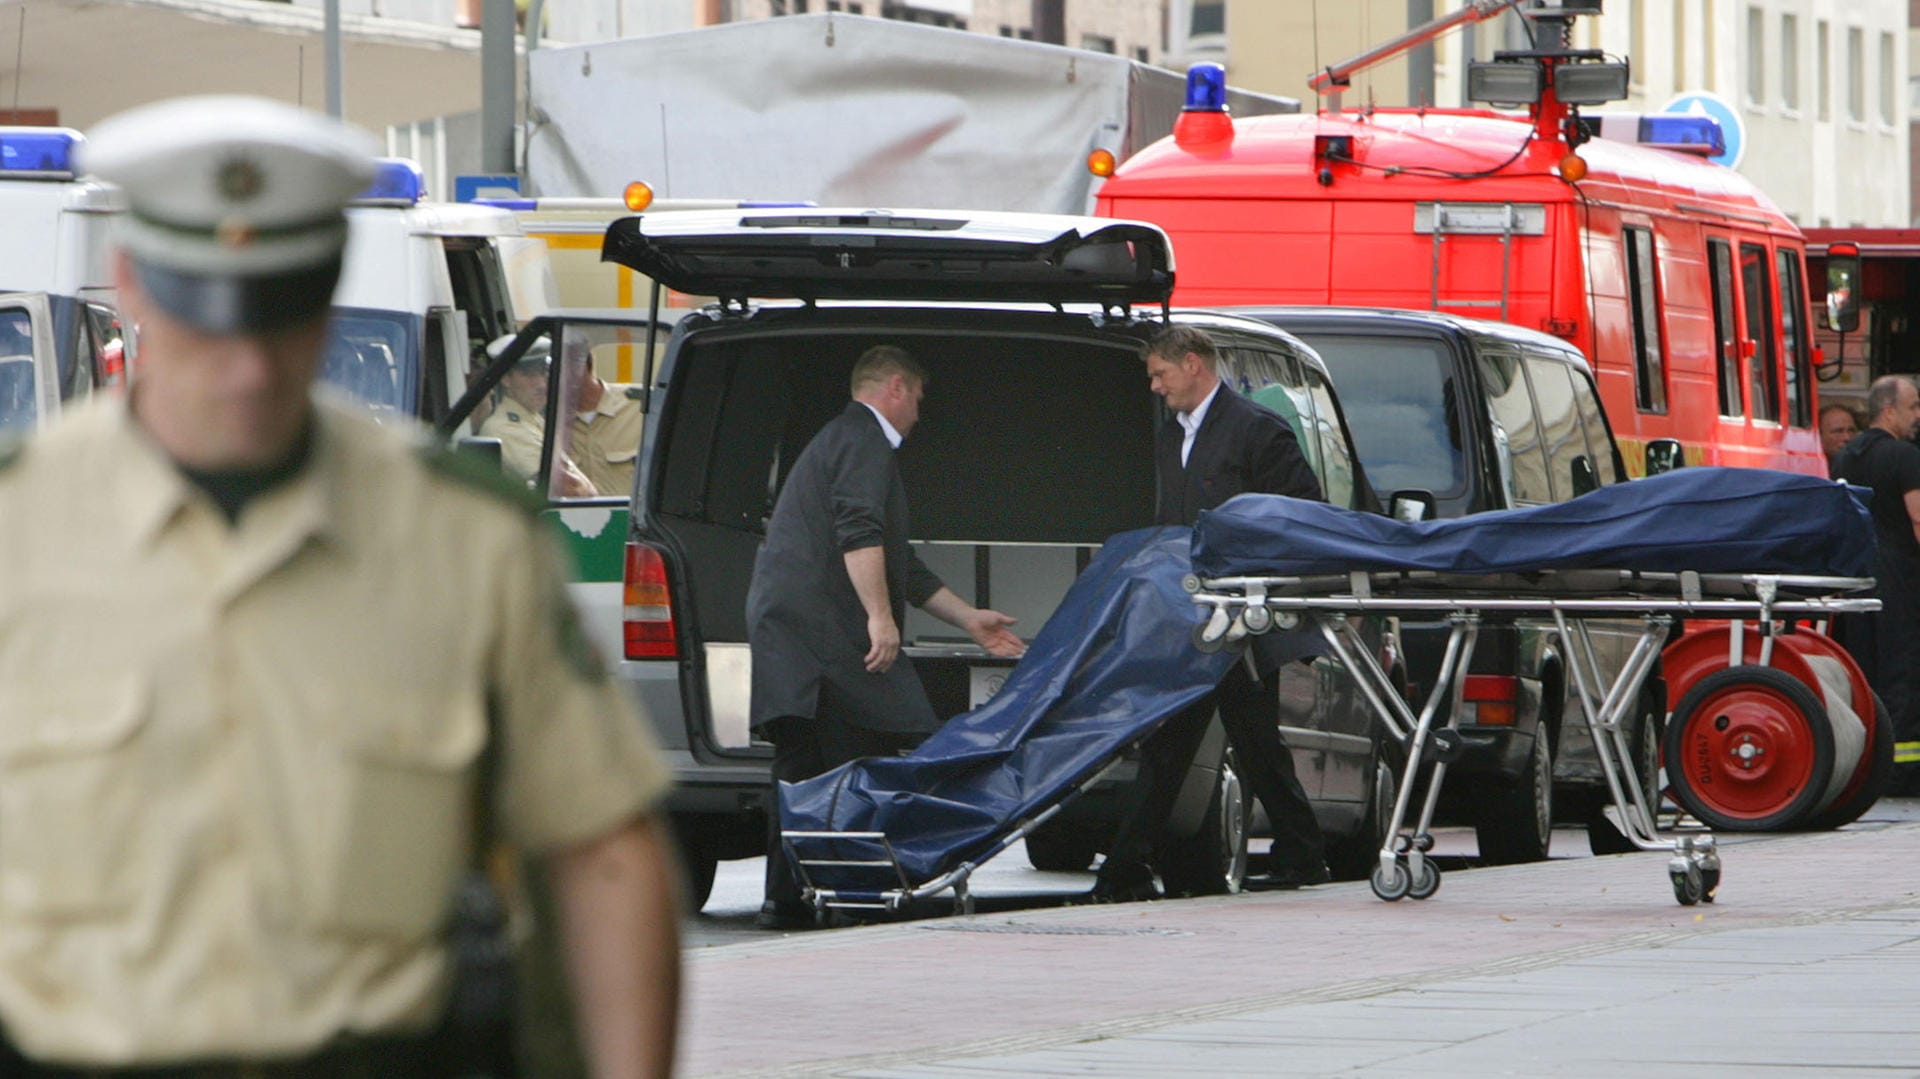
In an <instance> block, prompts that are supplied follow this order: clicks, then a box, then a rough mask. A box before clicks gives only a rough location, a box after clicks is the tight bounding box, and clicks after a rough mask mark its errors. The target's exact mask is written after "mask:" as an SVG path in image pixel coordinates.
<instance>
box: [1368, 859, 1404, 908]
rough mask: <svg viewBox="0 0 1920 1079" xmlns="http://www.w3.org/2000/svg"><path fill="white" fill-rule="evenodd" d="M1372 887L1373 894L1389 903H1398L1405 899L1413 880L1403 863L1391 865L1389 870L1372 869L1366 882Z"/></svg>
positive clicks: (1376, 867)
mask: <svg viewBox="0 0 1920 1079" xmlns="http://www.w3.org/2000/svg"><path fill="white" fill-rule="evenodd" d="M1367 883H1368V884H1371V885H1372V886H1373V894H1374V895H1377V896H1379V897H1380V898H1382V899H1384V900H1386V901H1387V902H1389V903H1398V902H1399V901H1400V900H1402V899H1405V898H1406V897H1407V889H1408V888H1410V887H1412V885H1413V878H1412V877H1411V876H1410V875H1409V874H1408V873H1407V866H1406V863H1404V862H1395V863H1393V868H1392V869H1391V870H1386V869H1381V868H1380V867H1378V866H1375V867H1374V870H1373V877H1372V878H1371V879H1370V880H1368V881H1367Z"/></svg>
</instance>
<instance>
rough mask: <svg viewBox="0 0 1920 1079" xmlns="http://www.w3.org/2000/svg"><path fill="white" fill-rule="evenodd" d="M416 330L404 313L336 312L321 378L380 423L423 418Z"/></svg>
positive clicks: (351, 309) (350, 309)
mask: <svg viewBox="0 0 1920 1079" xmlns="http://www.w3.org/2000/svg"><path fill="white" fill-rule="evenodd" d="M413 342H414V328H413V324H412V322H411V321H410V320H409V319H408V317H407V316H406V315H404V314H401V313H398V312H386V311H376V310H373V309H371V308H356V307H336V308H334V309H333V317H332V318H331V319H330V320H329V321H328V324H327V343H326V345H325V348H324V351H323V352H322V354H321V355H322V359H321V365H320V378H321V379H322V381H324V382H326V383H327V384H328V385H330V386H332V387H334V388H335V389H338V390H343V391H345V392H346V393H347V394H348V395H349V396H351V397H353V398H355V399H356V400H358V401H359V402H360V403H361V404H364V405H366V406H367V409H368V410H369V411H371V412H372V413H373V414H374V416H375V417H376V418H379V419H383V420H384V419H388V418H391V417H393V416H417V415H419V412H418V411H417V410H418V409H419V406H420V383H421V377H420V371H419V369H418V366H417V360H418V358H419V355H418V353H417V352H416V350H415V349H414V347H413Z"/></svg>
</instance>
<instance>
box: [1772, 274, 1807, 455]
mask: <svg viewBox="0 0 1920 1079" xmlns="http://www.w3.org/2000/svg"><path fill="white" fill-rule="evenodd" d="M1773 257H1774V262H1775V263H1776V265H1777V267H1778V269H1779V271H1780V338H1781V343H1782V344H1783V345H1784V346H1785V349H1786V361H1787V366H1786V375H1787V422H1788V423H1790V424H1792V425H1794V426H1795V427H1811V426H1813V392H1812V391H1813V368H1812V366H1811V364H1810V363H1809V361H1808V357H1807V338H1806V332H1805V330H1803V329H1802V327H1804V326H1805V325H1806V318H1807V295H1806V292H1805V290H1804V289H1802V288H1801V286H1800V252H1798V251H1795V250H1792V249H1791V248H1785V247H1783V248H1781V249H1779V250H1778V251H1775V252H1774V255H1773Z"/></svg>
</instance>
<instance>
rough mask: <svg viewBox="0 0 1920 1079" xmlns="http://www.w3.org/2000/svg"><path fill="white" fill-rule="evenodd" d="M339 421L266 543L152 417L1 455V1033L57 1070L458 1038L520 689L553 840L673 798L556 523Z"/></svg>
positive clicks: (520, 805) (63, 432) (517, 764)
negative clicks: (176, 464)
mask: <svg viewBox="0 0 1920 1079" xmlns="http://www.w3.org/2000/svg"><path fill="white" fill-rule="evenodd" d="M320 415H321V418H322V419H321V424H320V427H319V429H318V434H317V437H316V440H315V445H314V452H313V457H312V459H311V460H310V461H309V464H308V466H307V467H306V468H305V469H304V470H303V471H302V472H301V474H300V475H299V476H298V477H296V478H295V479H294V480H293V481H291V482H289V483H288V484H286V485H283V486H281V487H279V488H277V489H275V490H273V491H271V492H268V493H266V494H263V495H261V496H259V497H258V498H257V499H256V500H254V501H253V502H251V503H249V504H248V506H247V508H246V511H245V514H244V515H243V517H242V518H241V520H240V522H239V527H238V528H237V529H231V528H229V526H228V525H227V523H226V521H225V519H224V518H223V517H222V516H221V515H220V513H219V511H218V510H217V509H216V508H215V507H214V505H213V504H212V502H211V501H210V500H208V499H207V498H206V497H205V496H204V495H203V494H202V493H201V492H199V491H198V490H197V489H195V488H194V487H192V486H191V485H190V484H188V483H187V482H186V481H185V480H183V479H182V478H181V476H180V475H179V474H178V473H177V472H176V470H175V469H174V468H173V467H172V466H171V464H170V463H169V462H168V461H167V460H165V459H164V458H163V457H162V456H161V455H160V453H159V452H158V450H157V449H156V447H154V446H153V445H152V443H151V442H150V441H149V440H148V439H147V438H146V436H145V435H144V434H142V433H141V432H140V431H139V430H138V428H137V427H136V426H135V425H134V424H133V423H132V421H131V419H130V418H129V416H128V413H127V410H126V407H125V405H124V403H122V402H121V401H119V400H118V399H115V400H112V401H104V402H102V403H100V404H96V405H94V406H90V407H89V408H87V409H85V410H83V411H81V412H79V413H76V414H74V415H73V416H72V417H71V418H70V419H69V420H68V421H67V422H66V423H65V424H63V425H62V426H60V427H58V428H55V429H54V430H53V431H51V432H50V433H49V434H47V435H46V436H44V437H43V438H42V439H41V440H40V441H38V442H35V443H33V444H31V445H30V446H29V447H28V448H27V449H26V450H25V451H24V452H23V453H22V454H21V455H20V456H19V457H18V458H17V459H15V460H14V461H12V462H11V463H10V464H9V465H7V466H5V467H0V1021H4V1023H5V1026H6V1029H7V1031H8V1032H9V1034H10V1035H11V1036H12V1037H13V1038H14V1039H15V1040H17V1042H18V1043H19V1044H20V1046H21V1047H22V1048H23V1049H25V1050H26V1051H27V1052H28V1054H29V1055H31V1056H34V1057H37V1058H40V1059H44V1060H49V1061H56V1062H62V1063H70V1064H87V1065H96V1066H98V1065H113V1064H125V1063H149V1064H150V1063H163V1062H169V1061H176V1060H182V1059H189V1058H205V1057H229V1056H236V1055H237V1056H252V1057H271V1056H277V1055H284V1054H293V1053H300V1052H304V1051H307V1050H311V1049H313V1048H315V1047H317V1046H319V1045H322V1044H324V1043H326V1042H327V1041H329V1040H330V1039H331V1038H333V1037H335V1036H336V1035H338V1034H340V1033H343V1032H402V1031H407V1030H414V1029H422V1028H425V1027H427V1026H430V1025H431V1024H433V1023H434V1022H435V1021H436V1020H437V1018H438V1015H439V1011H440V1009H441V1006H442V1002H443V1000H444V996H445V991H446V984H445V982H446V978H445V975H446V973H447V966H448V964H447V960H446V957H445V955H444V954H443V949H442V947H441V939H440V938H441V934H442V930H443V928H444V924H445V920H446V915H447V912H448V907H449V899H450V896H451V895H452V893H453V889H454V886H455V883H456V882H457V880H458V878H459V877H460V875H461V874H462V872H463V871H464V869H465V868H466V867H467V866H468V865H469V864H470V853H469V833H470V831H471V824H472V807H473V797H474V794H473V792H474V774H475V765H476V760H477V758H478V755H479V753H480V750H481V746H482V743H483V741H484V740H485V738H486V735H487V729H488V727H487V720H486V714H487V704H488V702H489V701H490V700H491V701H493V702H495V703H496V704H497V710H496V715H497V717H498V723H499V726H500V729H501V730H502V732H503V735H504V743H505V758H504V766H503V769H502V772H501V773H500V777H501V784H502V791H501V797H500V800H499V804H498V813H499V821H500V825H501V828H502V830H503V832H504V834H505V835H506V836H507V837H508V838H509V839H511V840H514V841H516V842H518V843H519V844H521V845H522V846H523V847H525V848H527V849H532V850H538V849H552V848H555V847H559V846H564V845H567V844H571V843H575V842H579V841H583V840H587V839H591V838H595V837H598V836H601V835H604V834H607V833H608V832H610V831H611V830H613V829H615V828H616V827H618V826H620V825H621V824H623V823H624V822H626V821H628V820H630V819H632V818H633V817H634V816H636V815H637V814H639V813H641V812H643V811H645V810H646V809H647V808H648V807H649V806H650V805H652V804H653V803H654V802H655V801H656V800H657V798H658V797H659V796H660V794H661V792H662V790H663V788H664V786H665V785H666V783H667V775H666V772H665V770H664V767H663V765H662V763H661V761H660V758H659V756H658V754H657V753H656V752H655V750H654V749H653V747H652V745H651V743H650V741H649V739H648V736H647V735H646V734H645V733H644V732H643V730H642V728H641V727H640V725H639V722H638V721H637V719H636V718H635V716H634V714H633V712H632V711H631V710H630V707H629V705H628V704H627V702H626V700H625V697H624V694H623V693H622V692H621V691H620V690H618V689H617V688H616V687H615V686H614V685H612V684H611V683H610V682H609V681H608V680H607V679H606V678H605V677H604V675H603V674H602V673H601V671H600V670H599V668H598V665H597V662H596V661H595V660H594V659H593V657H592V656H591V654H590V653H589V652H588V651H586V650H585V649H586V646H585V644H584V641H583V638H582V635H581V633H580V630H579V627H578V624H577V622H576V621H575V620H574V615H573V611H572V608H571V605H570V604H568V603H567V601H566V599H565V592H564V586H563V583H562V581H561V579H560V578H559V576H558V571H557V570H556V567H557V566H558V565H559V561H558V558H559V556H558V552H557V549H556V548H555V546H554V545H553V543H552V542H551V540H550V538H549V537H548V536H547V534H546V529H545V526H544V525H542V524H540V523H539V522H538V521H537V520H536V519H535V518H534V517H533V516H532V515H531V514H530V513H529V512H527V511H526V510H525V509H523V508H521V507H518V506H514V505H512V504H510V503H508V502H507V501H505V500H503V499H501V498H499V497H497V496H495V495H493V494H490V493H487V492H484V491H482V490H480V489H479V488H478V487H476V486H474V485H472V484H470V483H469V482H467V481H463V480H457V479H454V478H451V476H450V475H449V474H448V473H447V472H446V471H445V470H444V469H443V468H439V467H429V466H428V465H427V463H426V461H425V459H424V457H423V456H422V454H421V452H420V451H419V450H418V449H417V447H416V446H415V445H414V444H413V443H411V442H409V441H408V439H409V438H411V437H412V435H411V434H410V433H408V432H396V431H393V430H391V429H383V428H380V427H378V426H376V425H374V424H373V423H371V422H370V421H368V420H366V419H364V418H362V417H360V416H357V415H351V414H348V413H346V412H344V411H341V410H339V409H338V408H337V406H323V407H322V408H321V412H320Z"/></svg>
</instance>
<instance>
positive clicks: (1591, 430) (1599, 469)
mask: <svg viewBox="0 0 1920 1079" xmlns="http://www.w3.org/2000/svg"><path fill="white" fill-rule="evenodd" d="M1567 377H1568V378H1570V379H1572V380H1573V403H1574V407H1576V408H1578V409H1579V410H1580V426H1581V428H1582V429H1584V430H1585V431H1586V433H1587V455H1588V457H1589V458H1590V459H1591V460H1592V461H1593V473H1594V475H1595V476H1596V477H1598V478H1599V480H1600V485H1601V486H1603V487H1604V486H1606V485H1607V484H1610V483H1619V482H1620V473H1619V472H1617V471H1615V470H1614V467H1613V436H1612V435H1611V434H1609V433H1608V432H1607V420H1606V414H1605V413H1603V412H1601V411H1600V394H1599V392H1598V391H1596V390H1595V389H1594V388H1593V378H1592V377H1591V376H1589V375H1587V374H1586V373H1585V372H1583V371H1580V370H1578V369H1577V368H1573V367H1569V368H1567Z"/></svg>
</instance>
